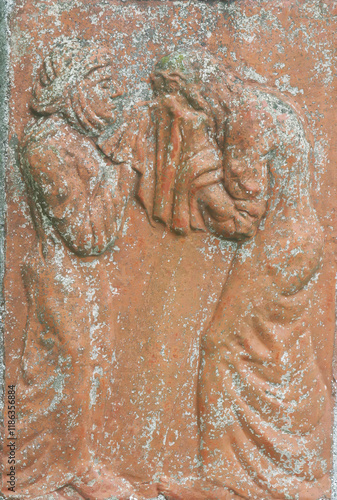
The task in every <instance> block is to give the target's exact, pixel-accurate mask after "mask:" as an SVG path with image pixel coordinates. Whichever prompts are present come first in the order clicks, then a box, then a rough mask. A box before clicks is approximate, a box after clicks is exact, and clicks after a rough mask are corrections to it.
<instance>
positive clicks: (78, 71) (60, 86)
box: [30, 37, 111, 115]
mask: <svg viewBox="0 0 337 500" xmlns="http://www.w3.org/2000/svg"><path fill="white" fill-rule="evenodd" d="M110 63H111V54H110V53H109V51H108V49H106V48H105V47H98V46H97V45H93V44H91V43H90V42H88V41H86V40H79V39H73V38H66V37H62V38H60V39H58V41H57V42H56V44H55V45H54V47H53V49H52V50H51V52H50V53H49V54H48V56H47V57H46V58H45V60H44V61H43V64H42V66H41V68H40V70H39V72H38V74H37V78H36V80H35V82H34V87H33V97H32V99H31V103H30V105H31V108H32V109H33V110H34V111H35V112H36V113H38V114H41V115H49V114H52V113H57V112H58V111H62V110H63V109H64V107H65V104H66V100H67V96H68V94H69V91H70V90H71V89H73V88H74V87H75V86H76V85H77V84H78V83H79V82H80V81H81V80H83V79H84V78H85V77H86V76H87V75H88V74H89V73H90V72H91V71H93V70H95V69H98V68H102V67H104V66H108V65H109V64H110Z"/></svg>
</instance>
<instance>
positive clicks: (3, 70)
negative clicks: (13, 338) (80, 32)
mask: <svg viewBox="0 0 337 500" xmlns="http://www.w3.org/2000/svg"><path fill="white" fill-rule="evenodd" d="M12 5H13V0H0V75H1V76H0V286H1V294H0V408H1V411H0V415H1V424H2V422H3V385H4V341H3V319H4V312H5V311H4V295H3V277H4V270H5V251H6V244H5V236H6V234H5V231H6V228H5V215H6V197H5V167H6V160H7V148H8V114H9V106H8V98H9V64H8V62H9V27H8V16H9V13H10V10H11V7H12Z"/></svg>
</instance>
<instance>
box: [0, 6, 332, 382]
mask: <svg viewBox="0 0 337 500" xmlns="http://www.w3.org/2000/svg"><path fill="white" fill-rule="evenodd" d="M11 30H12V41H11V63H12V65H11V97H10V138H9V140H10V161H9V165H8V171H7V188H6V192H7V205H8V212H7V240H6V241H7V242H6V274H5V287H4V288H5V299H6V326H5V362H6V366H7V372H6V380H7V383H15V379H16V371H17V368H18V365H19V361H20V356H21V352H22V347H23V343H22V335H23V331H24V327H25V322H26V313H27V306H26V299H25V292H24V288H23V284H22V280H21V276H20V266H21V264H22V261H23V259H24V257H25V255H26V253H27V248H28V247H29V245H31V243H32V241H33V240H34V238H35V234H34V230H33V228H32V224H31V220H30V215H29V210H28V205H27V200H26V195H25V189H24V185H23V182H22V180H21V178H20V174H19V170H18V164H17V157H16V145H17V143H18V141H20V138H21V137H22V134H23V130H24V127H25V125H26V123H27V121H28V120H29V117H30V112H29V108H28V102H29V99H30V93H31V88H32V78H33V76H34V74H35V73H36V71H37V68H38V66H39V64H40V62H41V58H42V56H45V55H46V54H47V53H48V51H49V50H50V47H51V46H52V44H53V40H54V39H56V38H57V37H58V36H60V35H61V34H63V35H66V36H74V35H77V36H79V37H83V38H86V39H96V40H97V41H98V42H107V43H108V44H110V45H111V47H112V48H113V50H114V51H115V54H116V68H117V71H118V75H119V78H120V79H121V81H123V80H124V81H125V86H126V87H128V88H133V87H136V88H138V89H139V94H138V96H141V90H142V88H143V89H146V86H147V84H146V80H147V77H148V74H149V72H150V70H151V68H152V66H153V62H154V61H155V60H158V59H159V58H160V57H161V56H163V55H165V54H167V53H169V52H170V51H172V50H173V49H175V48H183V47H187V48H193V47H194V46H200V45H201V46H204V47H206V48H207V49H208V50H209V51H210V52H211V53H213V54H216V55H217V57H219V58H220V59H223V60H224V61H226V60H228V61H229V62H231V63H232V64H233V63H234V64H235V66H236V68H237V69H238V71H239V72H242V73H246V74H249V75H250V76H252V77H253V78H254V75H255V77H256V78H258V79H263V82H265V83H267V84H268V85H270V86H275V85H276V86H278V87H279V89H280V90H281V91H283V92H284V93H285V94H286V95H287V94H289V93H290V94H292V97H293V99H294V100H295V101H296V102H297V104H298V106H299V107H300V108H302V110H303V111H304V114H305V115H306V117H307V120H308V124H309V129H310V130H311V132H312V136H313V140H314V143H315V149H314V154H315V159H314V162H313V171H312V198H313V202H314V206H315V208H316V210H317V213H318V216H319V220H320V222H321V224H322V226H323V227H324V230H325V235H326V244H325V258H324V263H323V266H322V269H321V271H320V273H319V277H318V280H319V284H320V294H319V295H317V297H316V298H315V311H316V313H315V315H314V316H313V319H312V321H313V331H314V332H315V335H314V343H315V346H316V350H317V357H318V360H319V363H320V366H321V369H322V371H323V373H324V374H325V377H326V380H327V382H328V384H330V380H331V366H332V357H333V339H334V324H335V275H336V262H335V257H334V255H335V237H336V219H335V200H336V196H337V192H336V189H337V182H336V181H337V179H336V173H335V172H336V160H337V151H336V145H337V142H336V132H337V124H336V116H337V114H336V104H337V103H336V75H335V62H336V61H335V58H334V45H336V35H335V33H336V31H337V3H336V2H333V1H329V0H327V1H326V2H322V1H320V0H307V1H303V0H299V1H297V2H293V1H291V0H260V1H256V2H252V1H249V0H245V1H238V2H234V3H232V4H230V5H228V4H226V3H223V2H219V3H218V2H210V3H207V2H198V1H192V2H187V1H180V2H172V1H165V0H162V1H158V0H151V1H147V0H146V1H142V0H139V1H135V2H132V1H126V2H124V1H118V0H111V1H109V2H106V1H92V0H59V1H58V2H54V1H53V0H52V1H51V0H49V1H48V0H26V1H20V2H17V6H16V7H15V9H14V12H13V14H12V22H11ZM136 97H137V95H136V96H135V98H136ZM129 237H130V235H129ZM196 244H197V245H199V246H200V247H202V245H203V244H204V242H203V241H202V240H198V242H197V243H196ZM214 244H215V246H217V243H216V242H215V243H214ZM185 252H186V254H187V253H188V249H186V248H185ZM217 252H218V251H217ZM226 252H227V254H226V255H228V256H229V255H230V249H227V250H226ZM226 252H225V253H226ZM130 256H132V257H130V258H131V259H133V261H130V258H129V259H128V264H127V266H130V268H132V267H135V268H136V267H137V263H138V261H137V255H136V253H135V252H134V253H132V252H131V253H130ZM216 258H217V259H218V260H219V266H220V267H221V268H222V269H223V271H225V269H226V266H225V265H224V264H223V259H224V258H223V257H222V256H221V255H220V253H219V252H218V253H217V257H216ZM228 260H229V259H228ZM171 271H172V270H171ZM126 273H127V271H126ZM132 286H137V284H136V280H135V281H134V282H133V285H132ZM218 292H219V290H217V292H216V293H218ZM136 296H137V289H135V288H134V289H133V291H132V294H130V295H129V296H126V297H125V299H124V300H125V301H127V300H132V297H136Z"/></svg>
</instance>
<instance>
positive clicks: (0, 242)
mask: <svg viewBox="0 0 337 500" xmlns="http://www.w3.org/2000/svg"><path fill="white" fill-rule="evenodd" d="M124 1H127V0H124ZM164 1H165V0H164ZM203 1H205V2H207V1H210V0H203ZM227 1H228V3H232V1H234V0H227ZM14 3H15V0H0V75H1V76H0V286H1V293H0V418H1V424H2V423H3V410H4V402H3V392H4V391H3V389H4V387H3V386H4V339H3V319H4V312H5V311H4V296H3V277H4V269H5V251H6V226H5V215H6V196H5V169H6V162H7V158H8V115H9V56H10V46H9V39H10V30H9V26H8V18H9V15H10V12H11V10H12V7H13V5H14ZM336 296H337V289H336ZM334 414H335V424H334V428H333V471H332V495H331V499H332V500H337V404H336V405H335V412H334Z"/></svg>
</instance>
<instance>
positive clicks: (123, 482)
mask: <svg viewBox="0 0 337 500" xmlns="http://www.w3.org/2000/svg"><path fill="white" fill-rule="evenodd" d="M149 83H150V85H151V87H152V94H153V98H152V99H151V100H150V101H148V102H139V103H136V104H135V103H131V101H130V99H129V97H128V96H127V95H125V94H124V93H123V92H124V91H123V86H122V85H120V84H118V83H117V81H115V76H114V66H113V60H112V58H111V56H110V54H109V50H108V49H106V48H104V47H102V48H97V47H94V46H92V45H90V44H89V43H88V42H84V41H79V40H76V41H75V40H67V39H65V40H62V41H60V42H59V43H58V44H56V45H55V47H54V49H52V51H51V52H50V54H49V55H48V56H47V57H46V58H45V60H44V61H43V64H42V67H41V69H40V71H39V72H38V75H37V78H36V81H35V84H34V87H33V95H32V99H31V110H32V114H33V118H32V121H31V122H30V124H29V125H28V127H27V128H26V132H25V137H24V139H23V141H22V143H21V145H20V158H21V160H20V161H21V171H22V176H23V178H24V180H25V184H26V189H27V193H28V197H29V203H30V209H31V214H32V218H33V221H34V226H35V229H36V233H37V240H36V241H37V244H36V246H34V247H33V248H31V249H30V253H29V256H28V258H27V259H26V261H25V263H24V266H23V280H24V283H25V287H26V291H27V298H28V303H29V310H28V318H27V325H26V331H25V348H24V352H23V356H22V363H21V375H20V379H19V381H18V385H19V392H20V394H21V401H20V410H19V411H20V415H19V420H18V440H19V442H20V447H19V453H20V456H19V464H18V471H17V477H18V494H19V495H26V496H27V497H28V498H35V497H38V496H43V495H48V494H49V493H51V492H54V495H56V496H57V497H58V498H74V499H75V498H86V499H107V498H110V497H112V496H113V497H116V498H118V499H124V498H125V499H128V498H138V499H142V498H154V497H156V496H157V495H158V494H159V493H161V494H163V495H164V496H165V498H167V499H182V500H188V499H191V500H192V499H193V500H197V499H226V500H227V499H234V498H246V499H261V498H274V499H281V498H282V499H287V498H293V499H295V498H296V499H301V500H309V499H318V498H321V497H322V496H324V494H327V492H328V491H329V470H330V449H329V446H330V442H329V436H327V429H329V423H328V422H329V418H330V410H331V408H330V404H331V402H330V396H329V391H328V390H327V387H326V385H325V383H324V381H323V378H322V375H321V373H320V370H319V368H318V365H317V362H316V358H315V353H314V349H313V346H312V341H311V331H310V314H311V309H310V308H311V298H312V296H313V294H314V293H315V274H316V272H317V270H318V269H319V266H320V260H321V256H322V251H323V249H322V232H321V228H320V225H319V223H318V220H317V217H316V214H315V210H314V208H313V207H312V204H311V202H310V197H309V186H310V179H309V162H310V143H309V140H308V137H307V132H306V125H305V123H304V122H303V119H302V117H301V113H300V112H299V111H298V110H297V109H296V106H295V105H294V104H293V103H291V102H289V100H288V98H287V99H286V98H285V97H284V96H282V95H280V94H279V93H278V92H277V91H275V90H274V89H269V88H267V87H263V86H262V85H260V84H258V83H257V82H255V81H249V80H244V79H242V78H241V77H239V76H238V75H237V74H236V73H235V70H234V69H233V68H231V67H221V66H220V65H219V63H218V62H217V61H216V60H215V59H213V57H212V56H211V55H210V54H209V53H208V52H206V51H200V52H198V51H195V52H193V51H192V52H188V51H187V52H186V53H184V52H173V53H171V54H169V55H167V56H165V57H163V58H162V59H161V60H160V61H159V62H157V63H156V64H154V68H153V72H152V74H151V75H149ZM199 233H204V234H205V235H207V234H210V235H213V236H212V237H213V239H214V237H215V239H216V240H217V241H219V240H224V241H232V242H233V244H232V247H231V248H232V250H231V251H228V252H227V254H226V258H227V259H228V261H229V262H228V266H229V272H228V274H227V275H226V273H224V272H219V271H218V272H216V270H214V269H213V274H210V275H209V276H207V273H206V272H204V271H207V269H205V270H202V269H201V270H200V269H199V268H198V260H197V257H196V256H197V253H198V251H197V250H196V245H197V244H196V237H195V235H197V234H199ZM149 242H150V245H149ZM163 242H164V243H163ZM164 244H165V245H167V246H166V250H167V249H168V250H167V251H168V252H169V255H170V259H172V267H171V268H170V267H169V266H168V267H166V268H165V265H164V264H163V262H164V258H163V256H162V254H161V252H163V248H164V247H163V245H164ZM148 245H149V246H148ZM183 245H189V246H188V247H186V248H188V249H189V250H188V253H189V255H188V257H189V258H187V257H186V255H185V256H182V255H183V254H182V248H183ZM133 253H134V254H137V255H139V266H137V269H134V268H130V266H129V265H128V256H129V255H131V254H133ZM199 253H200V252H199ZM165 255H167V253H166V254H165ZM165 258H166V257H165ZM170 259H169V260H170ZM116 262H119V268H118V269H119V271H118V273H119V274H118V273H117V274H118V276H117V278H116V272H117V271H116V269H117V265H116ZM199 267H200V266H199ZM120 270H122V271H121V272H120ZM115 271H116V272H115ZM143 271H144V272H143ZM142 273H143V274H142ZM174 273H180V274H181V278H180V277H179V279H178V282H180V283H181V291H183V290H184V287H185V288H186V289H189V288H190V287H191V286H193V285H197V283H196V282H195V281H193V280H195V279H196V278H195V276H197V277H198V279H199V278H200V277H202V278H203V281H205V285H203V284H202V283H199V284H198V286H199V287H200V288H202V287H203V286H204V287H205V292H204V295H202V293H201V292H200V293H199V292H196V295H195V296H191V298H188V297H187V295H186V301H185V302H184V301H183V302H182V304H179V303H177V302H176V301H175V290H173V289H172V287H171V288H170V280H171V279H172V275H173V274H174ZM200 273H201V274H200ZM118 280H119V281H118ZM116 283H117V285H116ZM116 286H117V288H118V287H119V286H120V287H121V288H123V287H124V288H125V287H129V289H130V290H131V289H132V290H134V292H132V293H134V304H135V305H133V304H131V303H130V305H129V306H128V307H127V308H126V309H125V310H124V313H123V314H122V313H121V311H120V310H119V309H118V307H119V300H120V299H119V298H118V293H116V288H115V287H116ZM132 287H133V288H132ZM207 287H208V288H207ZM215 292H216V293H217V294H218V295H217V299H216V301H213V302H212V301H211V299H209V297H210V296H212V295H214V293H215ZM171 294H172V297H170V295H171ZM198 294H199V295H198ZM189 301H190V302H189ZM207 301H208V302H207ZM184 308H185V309H186V310H187V309H188V308H191V310H192V311H198V313H197V312H195V318H196V319H195V323H193V322H192V323H191V325H192V327H191V328H190V329H189V330H188V333H187V334H186V331H185V330H184V332H185V335H184V336H183V335H181V332H182V331H183V329H182V322H183V319H182V318H183V317H184V316H183V313H182V312H181V311H183V310H184ZM202 310H204V311H206V313H204V314H203V315H202V313H201V312H200V311H202ZM163 311H164V313H163ZM165 311H166V312H165ZM167 311H168V314H166V313H167ZM177 311H178V312H177ZM179 311H180V312H179ZM161 314H162V315H161ZM186 314H187V313H186ZM193 314H194V313H193ZM203 316H204V317H203ZM177 318H179V321H178V320H177ZM202 318H203V319H202ZM175 320H176V322H175ZM132 321H133V323H132ZM121 322H122V323H123V327H120V324H121ZM131 324H133V325H135V324H136V325H137V327H136V328H135V326H133V328H131V327H130V325H131ZM193 373H194V379H193V377H192V374H193ZM191 393H192V394H191ZM179 412H180V413H179ZM180 414H181V415H183V414H190V415H191V418H190V428H191V429H192V430H191V429H189V431H188V432H189V433H190V434H188V433H187V432H186V436H184V435H181V432H180V431H181V427H180V421H179V415H180ZM183 430H184V427H183ZM178 431H179V432H180V436H179V439H180V440H181V442H182V444H181V446H182V447H184V439H186V442H187V441H188V440H192V441H193V440H194V443H195V448H196V457H194V458H193V457H187V461H188V458H189V460H190V463H187V468H188V469H189V470H190V473H189V474H185V476H184V477H177V476H174V475H170V473H169V468H167V467H166V466H165V457H166V456H167V454H168V453H169V447H170V442H169V440H170V434H173V435H174V433H175V432H178ZM4 493H5V494H6V492H5V491H4ZM26 496H25V498H26Z"/></svg>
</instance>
